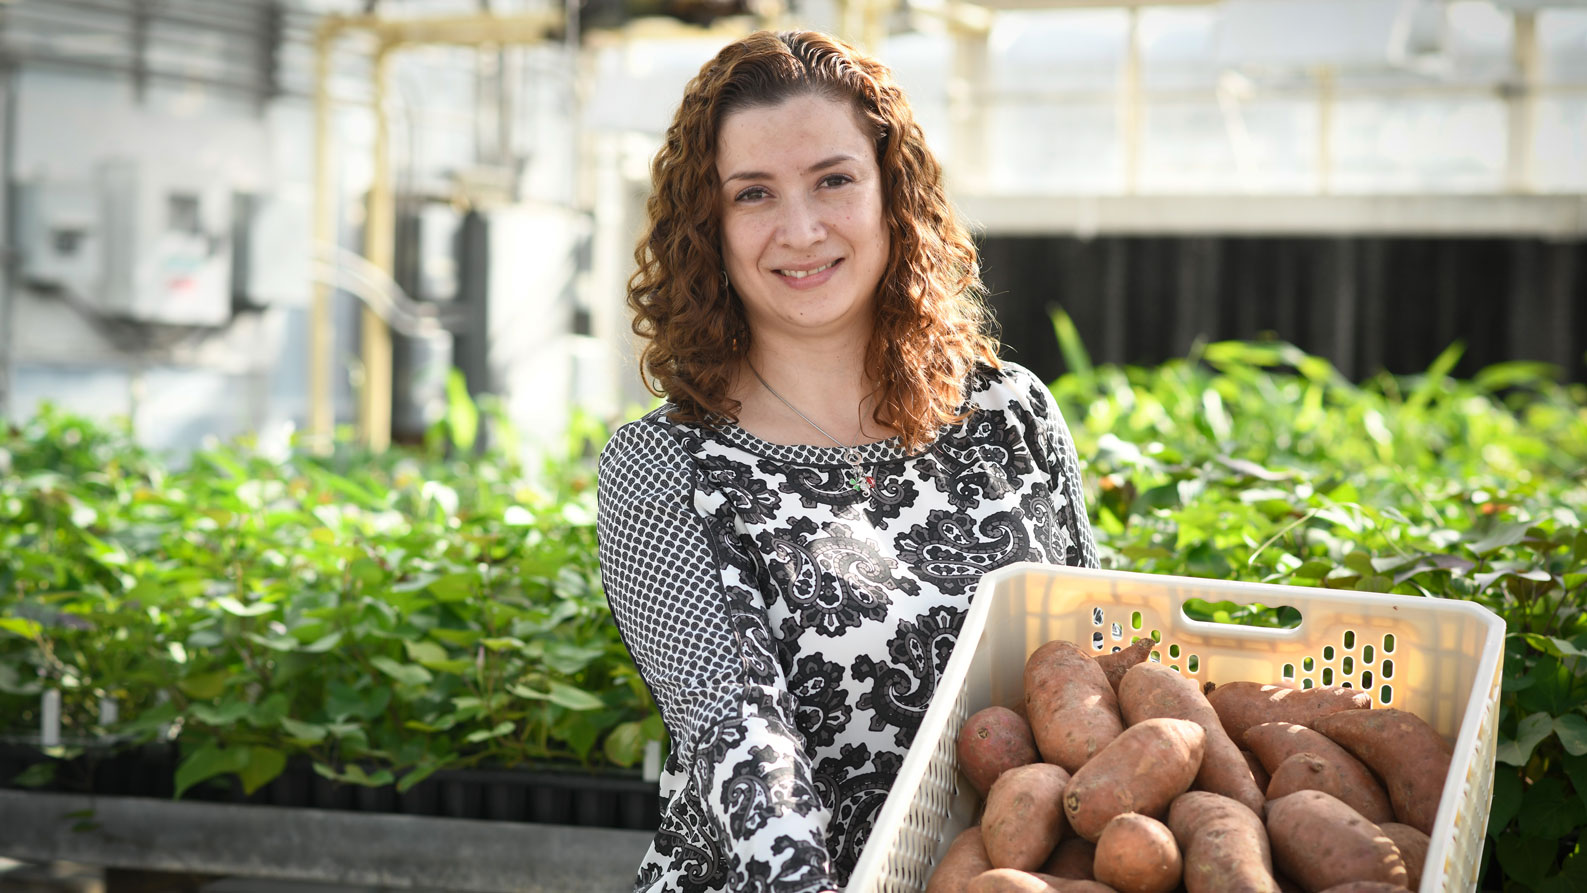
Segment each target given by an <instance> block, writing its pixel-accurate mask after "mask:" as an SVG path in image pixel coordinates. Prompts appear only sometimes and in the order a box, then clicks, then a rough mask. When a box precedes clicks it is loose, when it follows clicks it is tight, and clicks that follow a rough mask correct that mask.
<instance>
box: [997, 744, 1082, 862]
mask: <svg viewBox="0 0 1587 893" xmlns="http://www.w3.org/2000/svg"><path fill="white" fill-rule="evenodd" d="M1069 780H1070V779H1069V773H1068V772H1065V771H1064V770H1063V767H1061V766H1054V765H1053V764H1051V763H1031V764H1030V765H1028V766H1016V767H1014V768H1013V769H1010V770H1008V771H1007V772H1004V773H1003V774H1002V775H1000V776H998V778H997V781H995V782H993V783H992V790H991V791H989V792H987V795H986V809H985V811H984V812H982V814H981V840H982V843H983V844H985V846H986V855H987V857H988V858H990V859H991V860H992V866H993V867H994V868H1017V869H1019V870H1021V871H1031V870H1034V869H1036V868H1038V867H1040V866H1041V864H1042V863H1043V862H1045V861H1047V856H1048V855H1049V854H1050V853H1051V852H1052V851H1053V847H1055V846H1057V845H1058V841H1060V840H1062V839H1063V836H1064V832H1065V831H1066V830H1067V827H1068V825H1067V823H1066V822H1065V821H1064V809H1063V801H1064V789H1065V787H1066V786H1067V785H1068V784H1069Z"/></svg>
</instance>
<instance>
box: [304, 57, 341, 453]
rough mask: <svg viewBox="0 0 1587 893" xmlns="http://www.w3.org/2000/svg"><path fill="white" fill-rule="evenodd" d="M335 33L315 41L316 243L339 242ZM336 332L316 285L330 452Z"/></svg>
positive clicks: (325, 441) (317, 381)
mask: <svg viewBox="0 0 1587 893" xmlns="http://www.w3.org/2000/svg"><path fill="white" fill-rule="evenodd" d="M335 42H336V31H335V30H334V29H332V28H321V29H320V31H319V33H318V34H316V35H315V39H314V230H313V236H314V244H315V245H316V246H317V245H321V244H327V243H334V242H335V241H336V199H335V185H334V183H335V178H334V177H333V176H332V174H331V89H330V70H331V54H332V52H334V50H335ZM334 343H335V330H334V328H333V326H332V322H331V287H330V286H329V285H328V284H326V283H324V282H316V283H315V284H314V299H313V304H312V305H311V307H310V310H309V430H308V436H309V447H310V448H311V449H313V450H316V451H319V452H329V451H330V448H331V443H332V440H333V437H334V434H335V430H334V429H335V425H336V413H335V409H334V406H333V402H332V390H331V387H332V386H331V365H332V357H331V351H332V349H333V348H334Z"/></svg>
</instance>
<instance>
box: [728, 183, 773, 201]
mask: <svg viewBox="0 0 1587 893" xmlns="http://www.w3.org/2000/svg"><path fill="white" fill-rule="evenodd" d="M765 197H766V190H765V189H763V188H761V187H759V186H751V187H750V188H748V189H746V190H744V191H743V192H740V193H739V194H738V195H736V196H734V197H733V200H734V201H736V202H753V201H759V200H760V199H763V198H765Z"/></svg>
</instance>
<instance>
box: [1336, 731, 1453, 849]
mask: <svg viewBox="0 0 1587 893" xmlns="http://www.w3.org/2000/svg"><path fill="white" fill-rule="evenodd" d="M1312 727H1313V728H1315V729H1316V730H1317V731H1319V732H1322V733H1323V734H1324V735H1327V736H1328V737H1329V738H1332V739H1333V740H1334V741H1335V742H1337V743H1338V744H1340V745H1342V746H1343V747H1344V749H1345V750H1348V751H1350V753H1351V754H1353V755H1354V756H1355V757H1356V758H1357V759H1359V760H1360V761H1361V762H1363V763H1366V764H1367V765H1368V766H1369V767H1371V769H1372V771H1373V772H1376V773H1377V774H1378V777H1379V778H1381V779H1383V785H1384V787H1385V788H1386V789H1387V790H1388V794H1389V802H1390V803H1391V804H1393V806H1394V818H1395V819H1396V820H1397V821H1399V822H1401V823H1403V824H1406V825H1410V826H1411V827H1413V828H1415V829H1416V830H1418V831H1420V832H1422V833H1423V834H1432V833H1433V823H1434V822H1435V821H1436V820H1437V818H1438V801H1439V798H1440V797H1442V796H1443V793H1444V779H1445V778H1446V777H1447V776H1448V775H1449V763H1450V761H1451V760H1452V759H1453V758H1454V752H1455V751H1454V748H1453V747H1451V746H1450V745H1449V742H1447V741H1445V740H1444V738H1443V736H1441V735H1439V734H1438V732H1437V731H1436V730H1435V729H1434V728H1433V727H1432V726H1430V725H1428V724H1427V723H1426V722H1425V721H1423V720H1422V718H1421V717H1419V716H1417V715H1416V714H1414V713H1409V712H1407V711H1404V710H1396V709H1394V708H1392V707H1384V708H1379V709H1376V710H1347V711H1344V712H1342V713H1335V714H1332V715H1330V716H1324V717H1322V718H1321V719H1318V720H1317V721H1316V722H1315V723H1313V726H1312Z"/></svg>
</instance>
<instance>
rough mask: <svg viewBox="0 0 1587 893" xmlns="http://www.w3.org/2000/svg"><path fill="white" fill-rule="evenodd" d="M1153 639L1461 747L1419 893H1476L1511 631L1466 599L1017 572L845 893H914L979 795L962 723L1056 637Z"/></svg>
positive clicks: (1230, 673)
mask: <svg viewBox="0 0 1587 893" xmlns="http://www.w3.org/2000/svg"><path fill="white" fill-rule="evenodd" d="M1198 598H1199V599H1205V600H1207V601H1209V602H1220V601H1233V602H1237V603H1240V604H1252V603H1261V604H1264V605H1268V606H1270V607H1276V606H1280V605H1289V606H1292V607H1294V608H1296V609H1297V610H1299V611H1300V613H1301V618H1302V619H1301V623H1300V625H1299V626H1298V627H1296V628H1294V629H1264V628H1257V627H1248V626H1234V625H1229V624H1221V623H1208V622H1203V621H1197V620H1192V619H1190V617H1188V616H1187V615H1186V614H1185V613H1184V610H1183V605H1184V603H1185V602H1186V601H1188V600H1191V599H1198ZM1154 632H1155V633H1157V634H1158V639H1159V645H1158V648H1157V649H1156V651H1155V652H1154V655H1153V658H1154V659H1160V660H1161V661H1162V662H1163V663H1165V664H1168V665H1170V666H1173V667H1174V668H1175V669H1178V670H1179V671H1180V672H1181V673H1182V674H1184V675H1185V676H1188V677H1190V678H1192V679H1196V680H1198V681H1202V682H1207V681H1210V682H1215V683H1220V684H1221V683H1226V682H1234V681H1239V680H1247V681H1254V682H1269V681H1273V682H1276V681H1289V682H1293V683H1295V684H1297V685H1301V686H1304V687H1310V686H1312V685H1349V686H1351V687H1354V688H1361V689H1365V690H1367V691H1369V692H1371V694H1372V696H1373V701H1374V704H1375V705H1378V706H1394V707H1398V708H1400V709H1403V710H1409V711H1411V712H1413V713H1415V714H1417V715H1418V716H1420V717H1422V718H1423V719H1425V720H1427V722H1428V723H1430V724H1431V725H1432V726H1433V728H1435V729H1437V730H1438V731H1439V733H1440V734H1442V735H1444V736H1445V738H1447V739H1448V740H1450V741H1452V742H1453V743H1454V749H1455V750H1454V759H1453V761H1452V762H1451V763H1450V767H1449V778H1448V781H1446V782H1445V784H1444V794H1443V800H1442V801H1441V802H1440V804H1439V808H1438V820H1437V822H1436V823H1435V825H1434V827H1433V833H1432V843H1431V846H1430V847H1429V849H1428V853H1427V867H1426V868H1425V869H1424V871H1423V876H1422V885H1421V893H1434V891H1438V893H1444V891H1449V893H1455V891H1461V893H1464V891H1471V890H1474V889H1476V884H1477V870H1478V863H1479V862H1480V860H1481V858H1482V842H1483V837H1484V835H1485V834H1486V833H1487V824H1488V808H1489V805H1490V803H1491V801H1492V798H1493V766H1494V748H1495V746H1496V743H1497V740H1496V733H1497V709H1496V708H1497V706H1498V701H1499V680H1500V671H1501V669H1502V667H1503V653H1504V633H1505V627H1504V621H1503V620H1502V619H1500V618H1499V617H1497V616H1495V615H1494V614H1493V612H1491V611H1489V610H1487V609H1486V608H1483V607H1482V606H1480V605H1476V604H1473V603H1471V602H1462V601H1453V600H1446V599H1434V598H1415V597H1407V596H1398V595H1372V594H1366V593H1355V592H1343V591H1338V590H1328V589H1312V588H1306V587H1300V586H1275V585H1269V584H1263V583H1234V582H1221V581H1217V580H1203V579H1196V578H1190V577H1170V576H1161V575H1156V574H1138V573H1128V572H1124V571H1099V570H1088V569H1080V568H1066V567H1053V566H1049V565H1038V564H1016V565H1011V566H1009V567H1006V568H1003V569H1001V570H998V571H994V572H992V573H990V574H987V575H986V576H985V577H984V578H982V581H981V584H980V588H979V589H977V591H976V595H975V600H974V603H973V605H972V606H971V608H970V611H969V613H968V614H967V615H966V617H965V621H964V627H963V629H962V631H961V632H960V634H959V644H958V647H957V648H956V649H955V651H954V653H953V656H952V658H950V659H949V661H948V666H947V668H946V670H944V672H943V677H942V679H941V680H940V682H939V684H938V687H937V696H936V700H935V701H934V702H933V703H932V705H931V708H930V709H929V710H928V711H927V712H926V715H925V717H924V719H923V720H922V721H921V725H920V730H919V732H918V733H917V734H916V737H915V743H914V746H913V747H912V748H910V751H909V755H908V756H907V757H905V759H904V764H903V766H902V767H901V769H900V771H899V776H898V780H897V781H896V782H895V783H894V785H893V789H892V791H891V792H890V793H889V795H888V798H887V803H886V804H885V805H884V806H883V807H882V811H881V813H880V814H879V815H878V816H877V819H876V825H875V827H874V829H873V831H872V832H871V838H870V841H869V843H868V844H867V845H866V848H865V851H864V853H863V854H862V855H861V856H860V861H859V864H858V865H856V866H855V869H854V873H853V875H852V876H851V877H850V879H849V884H848V887H847V890H848V893H918V891H921V890H924V889H925V887H926V880H927V878H928V877H929V876H930V874H931V869H932V867H933V866H935V865H936V863H937V860H938V859H939V858H940V857H941V856H942V854H943V853H944V852H946V850H947V846H948V843H949V842H950V841H952V839H953V837H954V835H956V834H958V833H959V832H960V831H961V830H963V829H964V828H966V827H968V826H969V824H970V823H971V822H972V821H974V819H975V809H976V805H977V797H976V794H975V791H974V789H973V788H971V787H970V785H969V784H968V782H967V781H966V780H965V779H964V778H963V777H962V776H961V775H960V774H959V771H958V757H957V755H956V754H955V752H954V741H955V738H956V737H957V735H958V732H959V728H960V727H961V726H962V725H963V724H964V721H965V719H967V718H968V717H969V715H970V714H971V713H973V712H975V711H976V710H980V709H981V708H983V707H990V706H993V705H996V704H1001V705H1004V706H1013V705H1014V704H1015V703H1017V702H1018V701H1019V700H1020V699H1021V698H1022V697H1023V692H1022V681H1023V675H1024V667H1025V659H1026V657H1027V656H1029V655H1030V653H1031V652H1033V651H1035V650H1036V649H1037V648H1039V647H1040V646H1041V645H1043V644H1044V643H1046V642H1049V641H1051V640H1053V639H1067V640H1069V641H1073V642H1089V643H1091V645H1092V647H1093V648H1095V649H1096V650H1097V651H1098V652H1099V653H1100V652H1102V651H1104V650H1106V651H1112V650H1115V649H1116V648H1122V647H1124V646H1127V645H1129V644H1130V642H1131V640H1132V639H1134V638H1136V637H1139V636H1150V635H1152V634H1153V633H1154Z"/></svg>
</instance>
